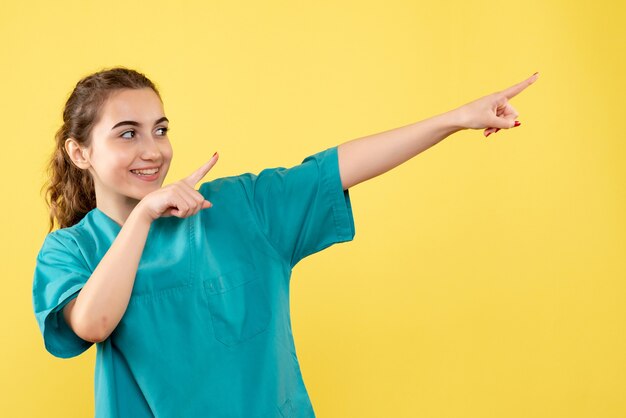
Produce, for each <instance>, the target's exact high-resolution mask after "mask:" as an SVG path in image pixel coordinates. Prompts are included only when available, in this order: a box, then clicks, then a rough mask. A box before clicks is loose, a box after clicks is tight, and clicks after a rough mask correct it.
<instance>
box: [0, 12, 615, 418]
mask: <svg viewBox="0 0 626 418" xmlns="http://www.w3.org/2000/svg"><path fill="white" fill-rule="evenodd" d="M625 20H626V13H625V6H624V2H618V1H612V2H608V1H595V2H591V3H590V2H587V1H580V0H578V1H569V0H568V1H566V0H560V1H548V2H546V1H538V0H530V1H525V2H501V1H493V0H491V1H486V0H483V1H473V2H472V1H461V0H453V1H440V2H429V3H427V2H417V1H413V2H409V1H397V0H387V1H384V2H373V1H363V0H354V1H316V2H300V1H298V2H296V1H262V2H243V3H242V2H228V1H219V2H218V1H207V2H201V1H193V2H191V1H189V2H178V3H177V2H165V1H151V2H134V1H128V0H126V1H121V2H120V1H105V2H103V1H97V2H96V1H84V0H81V1H66V0H65V1H58V2H49V1H37V2H18V1H3V2H2V10H1V11H0V59H1V60H2V66H1V67H0V71H2V77H0V98H1V99H0V119H1V120H2V153H0V155H1V158H2V160H1V161H0V170H1V171H0V176H1V178H2V195H1V196H2V202H1V203H2V217H1V219H0V222H1V228H2V239H1V240H0V242H1V243H0V245H1V246H2V247H1V248H0V253H1V254H2V263H1V266H2V293H3V298H2V299H3V303H2V305H1V308H0V309H2V311H1V312H0V316H1V317H2V333H1V336H2V337H1V338H2V341H1V344H0V359H1V370H0V376H2V377H1V387H0V393H2V402H1V404H0V408H1V410H0V416H3V417H43V416H46V417H65V418H69V417H88V416H92V415H93V371H94V361H95V351H96V347H95V346H93V347H92V348H91V349H90V350H89V351H87V352H86V353H84V354H82V355H81V356H79V357H75V358H73V359H70V360H62V359H57V358H55V357H53V356H51V355H50V354H48V353H47V352H46V351H45V349H44V346H43V340H42V338H41V334H40V333H39V329H38V327H37V324H36V321H35V317H34V313H33V308H32V302H31V286H32V274H33V271H34V263H35V257H36V254H37V252H38V250H39V248H40V246H41V244H42V242H43V239H44V237H45V234H46V232H47V213H46V207H45V205H44V201H43V197H42V195H41V194H40V192H39V189H40V187H41V185H42V183H43V181H44V172H43V170H44V167H45V162H46V160H47V158H48V156H49V154H50V152H51V151H52V146H53V136H54V132H55V131H56V129H57V128H58V127H59V125H60V123H61V112H62V107H63V105H64V103H65V100H66V99H67V97H68V95H69V93H70V92H71V90H72V88H73V87H74V85H75V84H76V82H77V81H78V80H79V79H80V78H82V77H83V76H85V75H87V74H90V73H92V72H95V71H97V70H100V69H101V68H104V67H111V66H115V65H124V66H127V67H130V68H135V69H137V70H139V71H142V72H145V73H146V75H147V76H148V77H149V78H151V79H152V80H153V81H154V82H155V83H156V84H157V87H159V88H160V90H161V94H162V96H163V99H164V103H165V111H166V115H167V116H168V118H169V119H170V121H171V124H170V128H171V130H170V138H171V141H172V144H173V147H174V151H175V154H174V160H173V163H172V168H171V169H170V172H169V175H168V179H167V180H166V183H167V182H171V181H174V180H176V179H178V178H180V177H182V176H185V175H187V174H189V173H191V171H192V170H194V169H196V168H197V167H199V166H200V165H201V164H202V163H203V162H205V161H206V160H208V159H209V158H210V156H211V155H212V154H213V152H215V151H219V153H220V160H219V162H218V163H217V165H216V166H215V167H214V168H213V170H212V171H211V172H210V173H209V174H208V175H207V177H205V181H206V180H209V179H211V178H217V177H222V176H227V175H235V174H240V173H242V172H246V171H251V172H258V171H260V170H261V169H262V168H264V167H273V166H292V165H295V164H298V163H300V162H301V161H302V159H303V158H304V157H306V156H308V155H310V154H313V153H315V152H318V151H321V150H323V149H325V148H328V147H330V146H334V145H338V144H340V143H342V142H345V141H348V140H351V139H354V138H358V137H362V136H365V135H369V134H373V133H377V132H381V131H384V130H388V129H391V128H394V127H399V126H403V125H406V124H409V123H412V122H416V121H419V120H422V119H426V118H428V117H430V116H433V115H435V114H438V113H441V112H444V111H447V110H451V109H453V108H455V107H458V106H460V105H462V104H464V103H467V102H469V101H471V100H474V99H476V98H478V97H481V96H483V95H486V94H489V93H492V92H494V91H497V90H500V89H503V88H505V87H508V86H510V85H512V84H514V83H516V82H518V81H521V80H523V79H525V78H527V77H529V76H530V75H531V74H532V73H534V72H535V71H539V72H540V77H539V79H538V80H537V82H536V83H535V84H534V85H532V86H530V87H529V88H527V89H526V90H525V91H524V92H523V93H521V94H520V95H519V96H517V97H516V98H514V99H513V100H512V101H511V103H512V104H513V106H515V107H516V109H517V110H518V111H519V114H520V116H519V118H518V120H520V121H521V123H522V125H521V126H520V127H518V128H515V129H511V130H501V131H500V132H498V133H496V134H494V135H491V136H490V137H489V138H485V137H484V136H483V135H482V131H478V130H468V131H463V132H460V133H457V134H454V135H452V136H450V137H449V138H447V139H445V140H443V141H442V142H441V143H439V144H437V145H436V146H434V147H433V148H431V149H429V150H426V151H425V152H423V153H421V154H419V155H418V156H416V157H415V158H413V159H411V160H410V161H408V162H406V163H404V164H402V165H401V166H399V167H397V168H395V169H393V170H391V171H389V172H388V173H385V174H383V175H382V176H379V177H376V178H374V179H371V180H369V181H367V182H365V183H361V184H359V185H357V186H355V187H354V188H352V189H351V192H350V193H351V198H352V204H353V210H354V218H355V223H356V236H355V240H354V241H352V242H350V243H347V244H338V245H335V246H332V247H330V248H329V249H327V250H325V251H322V252H320V253H318V254H316V255H313V256H311V257H309V258H307V259H305V260H303V261H302V262H301V263H300V264H298V265H297V266H296V268H295V269H294V272H293V279H292V280H293V281H292V288H291V289H292V294H291V303H292V321H293V329H294V336H295V341H296V346H297V350H298V356H299V359H300V364H301V367H302V372H303V375H304V379H305V383H306V385H307V388H308V391H309V394H310V396H311V400H312V402H313V406H314V408H315V411H316V413H317V415H318V417H320V418H343V417H348V418H352V417H359V418H368V417H377V418H379V417H394V418H400V417H407V418H409V417H428V418H430V417H432V418H443V417H464V418H474V417H476V418H490V417H507V418H516V417H520V418H521V417H524V418H527V417H546V418H555V417H559V418H560V417H563V418H565V417H567V418H578V417H594V418H597V417H602V418H613V417H615V418H617V417H624V416H626V398H625V397H624V394H625V393H626V362H625V360H624V359H625V358H626V332H625V329H626V304H625V303H624V299H625V296H626V284H625V278H626V261H625V260H626V221H625V216H624V215H625V213H626V192H625V189H626V188H625V186H626V165H625V164H624V161H625V160H624V157H625V156H626V152H625V151H626V143H625V139H626V138H625V135H624V123H625V120H624V116H623V112H624V93H625V88H624V87H625V76H624V74H625V73H626V68H625V65H624V64H625V54H624V52H625V51H624V41H625V40H626V31H625V29H624V21H625ZM373 158H375V157H374V156H373Z"/></svg>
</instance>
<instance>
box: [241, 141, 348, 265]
mask: <svg viewBox="0 0 626 418" xmlns="http://www.w3.org/2000/svg"><path fill="white" fill-rule="evenodd" d="M241 181H242V182H243V184H244V188H245V190H246V193H247V194H248V201H249V202H251V205H252V211H253V213H254V216H255V218H256V221H257V223H258V225H259V226H260V228H261V230H262V231H263V233H264V234H265V236H266V237H267V239H268V240H269V241H270V243H271V244H272V245H273V246H274V248H275V249H276V250H277V251H278V252H279V253H280V254H281V255H282V256H283V257H284V258H285V259H286V260H287V261H288V262H289V263H290V265H291V267H293V266H295V265H296V264H297V263H298V262H299V261H300V260H302V259H303V258H304V257H307V256H309V255H311V254H314V253H316V252H318V251H321V250H323V249H325V248H327V247H329V246H330V245H332V244H335V243H339V242H345V241H351V240H352V239H353V238H354V235H355V227H354V218H353V214H352V205H351V202H350V193H349V190H343V187H342V184H341V178H340V176H339V160H338V154H337V147H336V146H335V147H332V148H329V149H326V150H324V151H321V152H319V153H317V154H313V155H311V156H308V157H306V158H305V159H304V160H303V161H302V163H300V164H299V165H296V166H294V167H291V168H284V167H276V168H266V169H264V170H262V171H261V172H260V173H259V174H258V175H249V176H244V177H241Z"/></svg>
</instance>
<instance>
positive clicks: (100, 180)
mask: <svg viewBox="0 0 626 418" xmlns="http://www.w3.org/2000/svg"><path fill="white" fill-rule="evenodd" d="M168 123H169V122H168V121H167V119H166V118H165V112H164V110H163V104H162V103H161V100H160V99H159V97H158V96H157V94H156V93H155V92H154V91H153V90H152V89H150V88H143V89H124V90H119V91H116V92H114V93H112V94H111V95H110V96H109V98H108V100H107V101H106V102H105V104H104V106H103V108H102V109H101V115H100V120H99V121H98V122H97V124H96V125H95V126H94V128H93V130H92V138H91V143H90V146H89V147H88V148H86V149H85V152H86V153H87V156H86V157H87V159H88V161H89V167H88V169H89V171H90V173H91V175H92V176H93V179H94V186H95V191H96V200H97V203H98V207H109V208H110V207H111V205H115V206H117V205H121V206H122V208H124V207H125V208H128V207H130V208H132V207H134V206H135V205H136V204H137V202H138V201H139V200H141V199H142V198H143V197H144V196H145V195H146V194H148V193H150V192H152V191H154V190H157V189H159V188H160V187H161V185H162V184H163V181H164V180H165V176H166V175H167V171H168V170H169V167H170V162H171V161H172V156H173V151H172V146H171V144H170V141H169V138H168V136H167V129H168ZM138 170H139V171H138ZM118 208H119V206H118Z"/></svg>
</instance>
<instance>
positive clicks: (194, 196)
mask: <svg viewBox="0 0 626 418" xmlns="http://www.w3.org/2000/svg"><path fill="white" fill-rule="evenodd" d="M183 189H184V192H185V193H186V194H187V196H188V197H189V199H191V201H192V202H193V206H192V207H191V212H190V213H189V216H193V215H195V214H196V213H198V212H200V209H202V206H203V205H202V202H204V196H202V195H201V194H200V192H198V191H196V190H194V189H191V188H189V189H187V188H183Z"/></svg>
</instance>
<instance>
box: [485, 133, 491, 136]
mask: <svg viewBox="0 0 626 418" xmlns="http://www.w3.org/2000/svg"><path fill="white" fill-rule="evenodd" d="M492 133H493V132H489V133H488V134H487V135H485V136H489V135H491V134H492Z"/></svg>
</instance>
